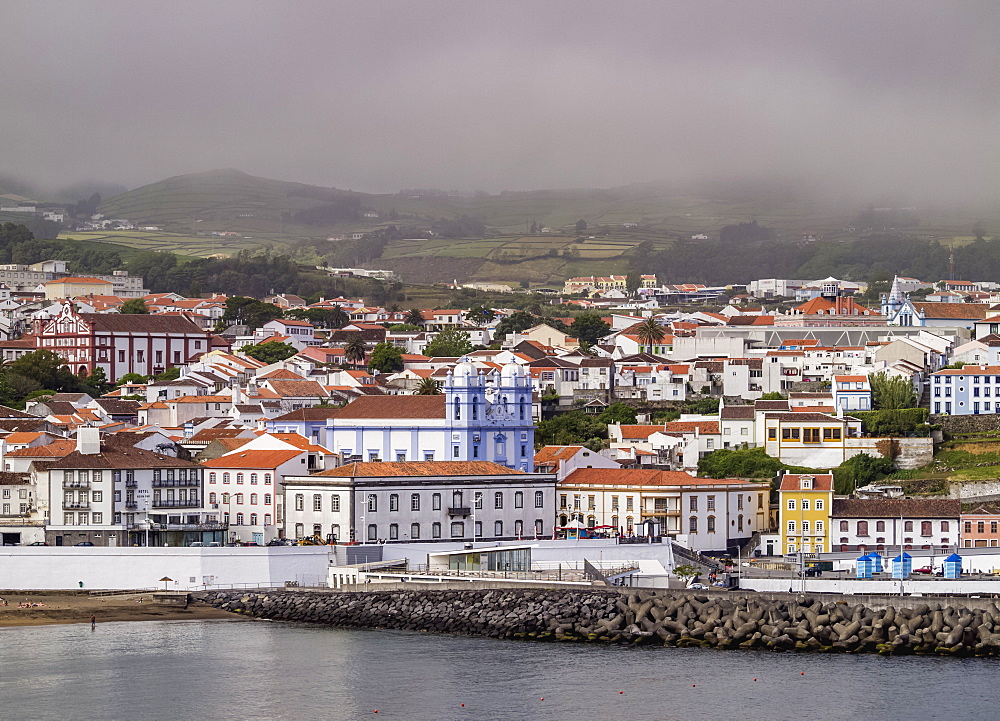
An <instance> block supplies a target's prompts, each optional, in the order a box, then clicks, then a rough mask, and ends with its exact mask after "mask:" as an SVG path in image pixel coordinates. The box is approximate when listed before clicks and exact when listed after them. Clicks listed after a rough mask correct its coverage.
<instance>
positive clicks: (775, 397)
mask: <svg viewBox="0 0 1000 721" xmlns="http://www.w3.org/2000/svg"><path fill="white" fill-rule="evenodd" d="M760 400H762V401H783V400H785V396H784V395H783V394H781V393H779V392H778V391H771V392H770V393H764V394H763V395H761V397H760Z"/></svg>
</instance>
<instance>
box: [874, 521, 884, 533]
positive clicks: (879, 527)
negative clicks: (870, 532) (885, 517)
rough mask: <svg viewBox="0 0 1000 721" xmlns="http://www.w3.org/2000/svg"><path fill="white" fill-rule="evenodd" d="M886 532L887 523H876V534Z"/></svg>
mask: <svg viewBox="0 0 1000 721" xmlns="http://www.w3.org/2000/svg"><path fill="white" fill-rule="evenodd" d="M884 530H885V521H875V532H876V533H882V532H883V531H884Z"/></svg>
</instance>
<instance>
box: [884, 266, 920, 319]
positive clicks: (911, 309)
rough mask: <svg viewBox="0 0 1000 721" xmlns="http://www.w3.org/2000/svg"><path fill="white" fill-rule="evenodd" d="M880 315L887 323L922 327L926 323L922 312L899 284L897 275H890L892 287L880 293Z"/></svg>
mask: <svg viewBox="0 0 1000 721" xmlns="http://www.w3.org/2000/svg"><path fill="white" fill-rule="evenodd" d="M882 315H884V316H885V317H886V324H887V325H900V326H914V327H923V326H925V325H927V323H926V319H925V318H924V312H923V311H922V310H918V309H917V308H916V307H915V306H914V305H913V303H912V302H911V301H910V296H909V295H907V294H906V293H904V292H903V289H902V288H901V287H900V285H899V276H898V275H894V276H893V277H892V287H891V288H890V289H889V292H888V293H883V294H882Z"/></svg>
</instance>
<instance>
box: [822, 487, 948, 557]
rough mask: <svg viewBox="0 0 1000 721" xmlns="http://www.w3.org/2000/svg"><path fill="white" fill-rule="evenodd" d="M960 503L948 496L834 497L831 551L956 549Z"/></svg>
mask: <svg viewBox="0 0 1000 721" xmlns="http://www.w3.org/2000/svg"><path fill="white" fill-rule="evenodd" d="M961 514H962V502H961V501H959V500H953V499H948V498H838V499H837V500H835V501H834V502H833V510H832V512H831V514H830V524H831V534H830V535H831V541H832V550H837V551H861V552H866V551H878V552H879V553H883V552H888V553H898V551H899V548H900V546H902V548H903V550H905V551H912V550H913V549H917V548H919V549H923V550H932V551H933V550H935V549H938V548H940V549H941V550H942V551H944V550H945V549H951V548H957V547H958V545H959V535H960V517H961Z"/></svg>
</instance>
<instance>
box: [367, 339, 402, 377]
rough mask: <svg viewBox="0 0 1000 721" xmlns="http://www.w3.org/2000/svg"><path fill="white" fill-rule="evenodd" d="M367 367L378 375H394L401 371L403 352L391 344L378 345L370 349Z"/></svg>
mask: <svg viewBox="0 0 1000 721" xmlns="http://www.w3.org/2000/svg"><path fill="white" fill-rule="evenodd" d="M368 367H369V368H371V369H372V370H376V371H379V372H380V373H395V372H396V371H401V370H403V351H401V350H400V349H399V348H397V347H396V346H394V345H393V344H392V343H379V344H378V345H376V346H375V347H374V348H372V352H371V355H370V356H369V357H368Z"/></svg>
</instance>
